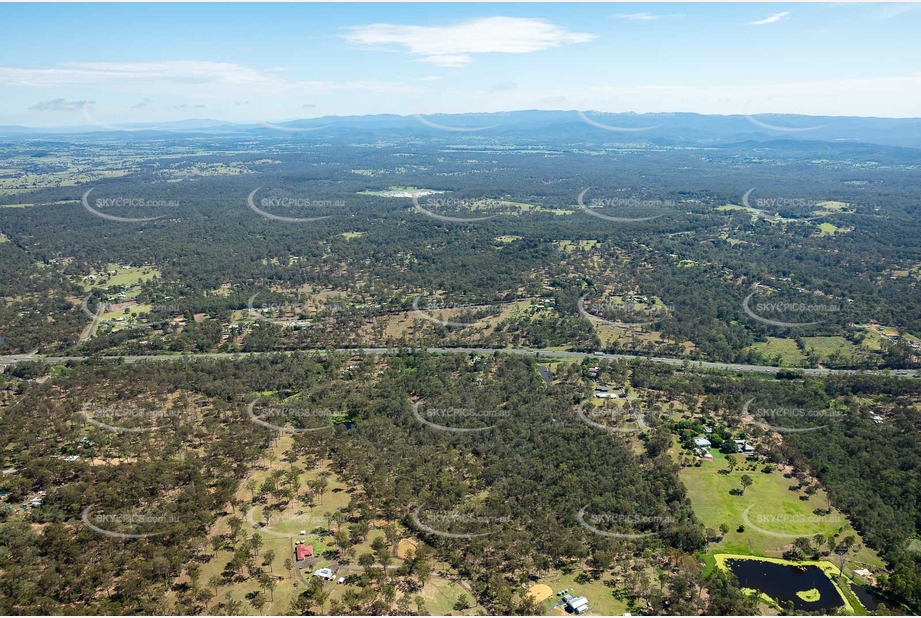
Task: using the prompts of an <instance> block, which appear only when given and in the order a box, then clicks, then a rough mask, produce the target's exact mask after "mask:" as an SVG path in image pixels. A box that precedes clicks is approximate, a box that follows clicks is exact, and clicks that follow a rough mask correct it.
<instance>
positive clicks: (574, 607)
mask: <svg viewBox="0 0 921 618" xmlns="http://www.w3.org/2000/svg"><path fill="white" fill-rule="evenodd" d="M566 606H567V607H568V608H569V611H571V612H573V613H574V614H584V613H585V612H587V611H588V599H586V598H585V597H573V598H571V599H569V600H568V601H566Z"/></svg>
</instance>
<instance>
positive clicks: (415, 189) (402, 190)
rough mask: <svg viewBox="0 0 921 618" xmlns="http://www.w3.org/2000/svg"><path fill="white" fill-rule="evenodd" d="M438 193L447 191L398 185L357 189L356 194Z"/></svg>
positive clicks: (405, 194)
mask: <svg viewBox="0 0 921 618" xmlns="http://www.w3.org/2000/svg"><path fill="white" fill-rule="evenodd" d="M438 193H447V191H438V190H436V189H420V188H418V187H398V186H392V187H389V188H388V189H386V190H384V191H359V192H358V195H373V196H375V197H403V198H406V197H422V196H424V195H435V194H438Z"/></svg>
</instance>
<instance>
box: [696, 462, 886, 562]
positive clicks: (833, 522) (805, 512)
mask: <svg viewBox="0 0 921 618" xmlns="http://www.w3.org/2000/svg"><path fill="white" fill-rule="evenodd" d="M711 452H712V453H713V456H714V459H713V460H705V461H703V463H702V465H701V466H700V467H690V468H683V469H682V470H681V475H680V476H681V480H682V481H683V482H684V485H685V486H686V487H687V489H688V495H689V497H690V499H691V504H692V505H693V507H694V512H695V513H696V514H697V516H698V517H699V518H700V520H701V521H702V522H703V524H704V526H706V527H707V528H712V529H713V530H719V526H720V524H723V523H725V524H726V525H727V526H728V527H729V532H728V533H726V535H725V536H724V537H723V539H722V540H721V541H719V542H717V543H714V544H712V545H711V551H718V552H724V553H736V554H753V555H761V556H765V555H775V556H776V555H778V554H781V553H782V552H783V551H784V550H785V548H786V547H788V546H789V545H790V544H792V543H793V541H794V539H795V538H796V537H795V536H773V535H772V534H771V533H774V534H778V535H801V536H806V537H810V538H811V537H813V536H815V535H816V534H822V535H825V536H830V535H833V534H835V533H839V534H840V535H841V536H846V535H849V534H853V535H855V536H857V537H858V538H859V535H858V534H857V533H856V532H855V531H854V529H853V528H852V527H851V525H850V523H849V522H848V521H847V518H845V517H844V515H842V514H841V513H840V512H838V511H837V510H835V509H832V511H831V513H829V514H828V515H825V516H819V515H816V514H814V512H813V511H814V510H815V509H826V508H828V501H827V498H826V494H825V492H824V491H822V490H819V491H818V492H816V493H815V494H814V495H812V496H808V499H806V500H801V499H800V496H805V493H804V492H802V491H796V492H794V491H790V490H789V489H788V487H789V486H790V485H793V484H796V481H795V480H793V479H787V478H784V476H783V473H782V472H781V471H779V470H775V471H774V472H772V473H770V474H765V473H763V472H761V468H762V467H763V464H762V465H756V466H755V468H756V469H755V470H751V469H749V467H750V466H749V464H748V463H747V461H746V460H744V459H742V458H741V457H739V459H738V461H739V465H738V467H737V468H736V469H735V471H734V472H732V473H731V474H719V470H721V469H728V465H727V463H726V457H725V455H723V454H721V453H719V452H717V451H716V450H715V449H713V450H711ZM743 474H747V475H749V476H750V477H751V478H752V481H753V483H752V485H751V486H750V487H748V488H747V489H746V490H745V493H744V494H743V495H732V494H731V493H730V491H731V490H734V489H739V488H741V486H742V485H741V477H742V475H743ZM750 506H751V507H752V508H751V510H750V511H749V512H748V514H747V518H748V520H749V522H750V523H752V524H754V526H756V527H757V528H760V529H761V530H763V531H766V532H759V531H758V530H756V529H754V528H753V527H752V526H751V525H747V524H745V511H746V509H748V507H750ZM740 525H742V526H745V530H744V532H739V531H738V528H739V526H740ZM856 558H857V559H858V560H860V561H862V562H866V563H868V564H880V561H879V558H878V556H876V554H875V553H874V552H872V551H870V550H867V549H861V550H860V551H859V552H858V553H857V555H856Z"/></svg>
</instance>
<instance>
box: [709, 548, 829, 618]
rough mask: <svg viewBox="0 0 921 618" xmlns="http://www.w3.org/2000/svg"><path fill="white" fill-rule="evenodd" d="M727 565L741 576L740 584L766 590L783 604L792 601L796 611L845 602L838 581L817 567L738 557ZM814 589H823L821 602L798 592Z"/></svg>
mask: <svg viewBox="0 0 921 618" xmlns="http://www.w3.org/2000/svg"><path fill="white" fill-rule="evenodd" d="M726 565H727V566H728V567H729V569H730V570H731V571H732V572H733V573H734V574H735V576H736V577H738V578H739V585H741V586H742V587H743V588H753V589H755V590H758V591H760V592H763V593H765V594H766V595H768V596H769V597H771V598H772V599H774V600H775V601H777V602H778V604H780V606H781V607H786V605H787V602H788V601H792V602H793V608H794V609H796V610H799V611H807V612H819V611H821V612H825V611H827V610H830V609H833V608H835V607H841V606H842V605H844V601H843V600H842V599H841V595H840V594H838V591H837V590H835V586H834V584H832V582H831V580H830V579H828V576H827V575H825V573H824V572H823V571H822V569H820V568H819V567H817V566H791V565H786V564H777V563H774V562H766V561H764V560H750V559H736V558H730V559H728V560H726ZM812 589H815V590H818V591H819V599H818V600H817V601H805V600H803V599H801V598H800V597H798V596H797V595H796V593H797V592H805V591H807V590H812Z"/></svg>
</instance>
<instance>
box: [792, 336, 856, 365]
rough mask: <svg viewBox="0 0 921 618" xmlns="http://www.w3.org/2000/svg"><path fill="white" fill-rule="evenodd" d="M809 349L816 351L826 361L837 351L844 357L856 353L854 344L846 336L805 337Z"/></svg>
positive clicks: (804, 341)
mask: <svg viewBox="0 0 921 618" xmlns="http://www.w3.org/2000/svg"><path fill="white" fill-rule="evenodd" d="M803 343H805V345H806V349H807V350H812V351H815V352H816V354H818V355H819V357H820V358H821V359H822V360H823V361H824V360H826V359H827V358H828V357H829V356H831V355H832V354H834V353H835V352H839V353H840V354H841V356H842V357H844V358H850V357H852V356H853V355H854V351H855V348H854V344H852V343H851V342H850V341H848V340H847V339H845V338H844V337H803Z"/></svg>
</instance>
